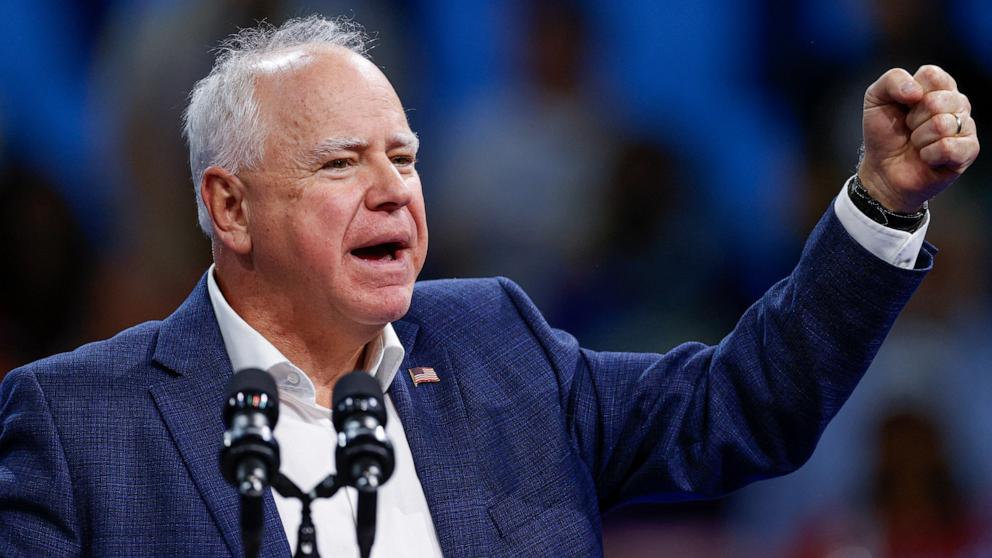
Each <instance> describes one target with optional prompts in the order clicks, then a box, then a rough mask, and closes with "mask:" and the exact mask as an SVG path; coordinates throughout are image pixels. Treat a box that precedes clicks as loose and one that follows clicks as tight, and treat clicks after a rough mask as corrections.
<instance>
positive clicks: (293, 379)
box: [286, 373, 300, 386]
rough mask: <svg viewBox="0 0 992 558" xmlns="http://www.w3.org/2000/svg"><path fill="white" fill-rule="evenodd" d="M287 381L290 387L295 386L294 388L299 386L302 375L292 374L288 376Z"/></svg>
mask: <svg viewBox="0 0 992 558" xmlns="http://www.w3.org/2000/svg"><path fill="white" fill-rule="evenodd" d="M286 381H287V382H289V384H290V385H294V386H295V385H298V384H299V383H300V375H299V374H295V373H290V374H289V375H288V376H286Z"/></svg>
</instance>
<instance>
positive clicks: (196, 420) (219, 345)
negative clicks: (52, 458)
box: [150, 275, 289, 556]
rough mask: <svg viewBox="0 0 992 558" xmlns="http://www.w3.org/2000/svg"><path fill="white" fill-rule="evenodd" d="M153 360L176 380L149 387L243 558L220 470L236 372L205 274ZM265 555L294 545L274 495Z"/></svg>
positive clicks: (269, 501) (234, 500)
mask: <svg viewBox="0 0 992 558" xmlns="http://www.w3.org/2000/svg"><path fill="white" fill-rule="evenodd" d="M153 361H154V362H155V363H157V364H159V365H161V366H163V367H165V368H166V369H168V370H169V371H171V372H172V373H173V377H171V378H169V379H167V380H165V381H163V382H160V383H159V384H156V385H154V386H152V387H151V388H150V391H151V395H152V398H153V399H154V401H155V405H156V406H157V407H158V410H159V413H160V414H161V416H162V420H163V422H164V423H165V425H166V428H167V429H168V430H169V433H170V434H171V435H172V438H173V440H174V441H175V444H176V447H177V448H178V449H179V453H180V455H181V456H182V460H183V463H184V464H185V465H186V467H187V469H189V473H190V476H191V477H192V479H193V484H194V485H195V486H196V488H197V490H198V491H199V492H200V495H201V496H202V497H203V500H204V502H205V503H206V505H207V508H208V509H209V510H210V513H211V515H212V516H213V518H214V521H215V522H216V523H217V526H218V528H219V529H220V532H221V533H222V534H223V536H224V541H225V542H226V544H227V547H228V550H230V552H231V555H232V556H242V555H243V552H242V550H241V530H240V524H239V521H240V519H239V509H240V502H239V499H238V494H237V492H236V491H235V490H234V488H233V487H232V486H231V485H229V484H228V483H227V481H225V480H224V478H223V476H222V475H221V472H220V465H219V461H218V456H219V454H220V449H221V441H222V439H223V435H224V424H223V421H222V419H221V408H222V407H221V406H222V405H223V400H224V388H225V386H226V384H227V381H228V379H229V378H230V377H231V375H232V374H233V372H232V370H231V362H230V360H229V359H228V356H227V351H226V349H225V348H224V341H223V338H222V337H221V334H220V329H219V328H218V326H217V320H216V318H215V317H214V313H213V306H212V305H211V304H210V297H209V294H208V292H207V285H206V275H204V278H203V279H201V280H200V283H199V284H198V285H197V286H196V288H195V289H194V290H193V293H192V294H191V295H190V297H189V298H188V299H186V301H185V302H184V303H183V305H182V306H180V307H179V309H178V310H176V312H175V313H174V314H172V315H171V316H169V317H168V318H167V319H166V320H165V321H163V322H162V325H161V328H160V330H159V338H158V342H157V345H156V348H155V354H154V356H153ZM264 509H265V525H266V527H265V534H264V539H263V541H262V551H261V555H262V556H287V555H288V554H289V544H288V542H287V541H286V535H285V532H284V531H283V529H282V521H281V520H280V518H279V514H278V512H277V511H276V507H275V501H274V500H273V498H272V494H271V491H266V494H265V506H264Z"/></svg>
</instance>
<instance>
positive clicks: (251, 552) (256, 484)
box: [220, 368, 279, 557]
mask: <svg viewBox="0 0 992 558" xmlns="http://www.w3.org/2000/svg"><path fill="white" fill-rule="evenodd" d="M278 420H279V391H278V389H277V388H276V382H275V380H273V379H272V376H270V375H269V373H268V372H265V371H264V370H259V369H257V368H246V369H244V370H241V371H240V372H238V373H237V374H235V375H234V377H232V378H231V380H230V381H229V382H228V384H227V397H226V399H225V402H224V426H225V428H227V431H226V432H224V447H223V448H222V449H221V452H220V469H221V472H222V473H223V475H224V478H225V479H226V480H227V482H229V483H231V484H232V485H234V487H235V488H237V489H238V493H239V494H240V495H241V538H242V542H243V544H244V547H245V555H246V556H250V557H254V556H257V555H258V551H259V548H260V547H261V544H262V529H263V526H264V525H263V522H264V517H263V514H262V495H263V494H264V493H265V489H266V488H267V487H268V486H269V483H270V482H272V481H273V480H274V479H275V477H276V475H277V474H278V472H279V444H278V443H276V439H275V437H273V434H272V430H273V429H274V428H275V426H276V421H278Z"/></svg>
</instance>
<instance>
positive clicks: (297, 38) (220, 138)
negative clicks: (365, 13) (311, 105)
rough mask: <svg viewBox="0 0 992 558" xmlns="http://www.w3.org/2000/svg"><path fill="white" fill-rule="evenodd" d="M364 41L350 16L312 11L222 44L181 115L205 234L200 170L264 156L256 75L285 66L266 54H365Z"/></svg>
mask: <svg viewBox="0 0 992 558" xmlns="http://www.w3.org/2000/svg"><path fill="white" fill-rule="evenodd" d="M367 43H368V39H367V36H366V35H365V32H364V30H363V29H362V27H361V25H359V24H357V23H355V22H354V21H351V20H348V19H345V18H336V19H325V18H323V17H321V16H316V15H312V16H309V17H305V18H298V19H291V20H289V21H287V22H286V23H284V24H282V25H281V26H279V27H274V26H272V25H269V24H268V23H264V22H263V23H260V24H259V25H258V26H257V27H250V28H247V29H241V30H239V31H238V32H237V33H235V34H233V35H231V36H230V37H228V38H227V39H225V40H224V41H223V42H222V43H221V44H220V46H219V47H218V49H217V51H216V52H217V59H216V60H215V61H214V67H213V68H212V69H211V70H210V74H209V75H207V77H205V78H203V79H201V80H200V81H198V82H197V83H196V85H195V86H193V91H192V92H190V95H189V106H188V107H186V112H185V113H184V114H183V134H184V135H185V136H186V139H187V141H188V142H189V167H190V171H191V172H192V175H193V192H194V194H195V196H196V210H197V217H198V220H199V222H200V228H201V229H203V232H204V233H206V235H207V236H210V237H212V236H213V226H212V223H211V220H210V214H209V213H208V212H207V208H206V206H205V205H204V203H203V199H201V197H200V181H201V180H202V179H203V172H204V171H205V170H206V169H207V168H208V167H211V166H218V167H222V168H224V169H226V170H228V171H229V172H231V173H237V172H239V171H241V170H243V169H250V168H252V167H253V166H254V165H257V164H258V163H259V161H260V160H261V158H262V155H263V152H262V150H263V148H264V145H265V137H266V132H267V130H266V129H265V125H264V122H263V119H262V118H261V115H260V112H259V108H258V102H257V100H256V99H255V94H254V92H255V79H256V78H257V76H258V75H259V74H261V73H268V72H270V71H272V70H273V69H280V68H282V67H284V64H280V63H279V62H278V61H267V60H266V57H268V56H270V55H272V54H274V53H278V52H281V51H286V50H290V49H295V48H299V47H304V46H311V45H314V46H319V45H322V46H340V47H344V48H347V49H348V50H351V51H352V52H355V53H358V54H360V55H362V56H364V57H366V58H367V57H368V54H367ZM290 62H291V61H290Z"/></svg>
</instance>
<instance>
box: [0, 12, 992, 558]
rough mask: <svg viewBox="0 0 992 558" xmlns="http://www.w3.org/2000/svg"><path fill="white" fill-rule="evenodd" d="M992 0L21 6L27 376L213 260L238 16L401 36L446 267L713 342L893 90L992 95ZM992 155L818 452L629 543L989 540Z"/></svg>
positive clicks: (666, 334) (5, 333) (4, 292)
mask: <svg viewBox="0 0 992 558" xmlns="http://www.w3.org/2000/svg"><path fill="white" fill-rule="evenodd" d="M986 1H987V0H947V1H945V2H937V1H936V0H933V1H926V0H901V1H895V0H871V1H860V0H840V1H837V0H802V1H798V2H781V1H775V0H764V1H763V0H699V1H697V2H658V1H651V0H631V1H625V2H611V1H608V0H570V1H566V0H546V1H533V2H527V1H522V0H515V1H506V2H503V1H494V0H489V1H486V0H457V1H456V0H410V1H405V2H404V1H399V0H392V1H390V0H363V1H339V0H326V1H316V0H90V1H88V2H83V1H69V0H62V1H60V0H8V2H5V9H4V11H3V14H2V17H0V35H2V36H3V37H4V40H3V41H2V42H0V83H2V84H3V85H2V86H0V256H2V260H0V261H3V263H4V265H3V272H2V273H0V375H2V373H3V372H4V371H6V370H9V369H11V368H13V367H16V366H18V365H20V364H23V363H25V362H28V361H31V360H34V359H37V358H40V357H43V356H45V355H48V354H52V353H54V352H59V351H63V350H68V349H71V348H73V347H75V346H77V345H79V344H81V343H84V342H87V341H91V340H95V339H100V338H104V337H107V336H110V335H113V334H114V333H115V332H116V331H118V330H120V329H122V328H124V327H127V326H130V325H133V324H136V323H138V322H141V321H145V320H149V319H160V318H163V317H164V316H166V315H168V314H169V313H170V311H171V310H172V309H174V308H175V307H176V306H177V304H178V303H179V302H180V301H181V300H182V299H183V298H184V297H185V296H186V295H187V294H188V292H189V291H190V289H192V287H193V285H194V284H195V282H196V281H197V280H198V278H199V277H200V276H201V274H202V273H203V272H204V270H205V269H206V267H207V266H208V265H209V262H210V251H209V244H208V242H207V241H206V239H205V238H204V237H203V236H202V234H201V233H200V232H199V231H198V230H197V227H196V218H195V209H194V202H193V185H192V183H191V181H190V177H189V165H188V160H187V157H188V156H187V151H186V147H185V144H184V142H183V139H182V137H181V132H180V130H181V114H182V111H183V109H184V107H185V103H186V96H187V95H188V93H189V90H190V89H191V87H192V85H193V83H194V82H195V81H196V80H197V79H199V78H200V77H203V76H205V75H206V73H207V72H208V71H209V68H210V65H211V62H212V55H211V52H210V51H211V49H212V48H213V47H215V46H216V44H217V42H218V41H219V40H220V39H221V38H223V37H224V36H225V35H227V34H229V33H230V32H232V31H233V30H235V29H236V28H238V27H243V26H249V25H253V24H254V23H255V22H256V21H259V20H269V21H272V22H280V21H282V20H284V19H285V18H287V17H292V16H299V15H305V14H309V13H313V12H321V13H324V14H326V15H334V14H345V15H348V16H351V17H354V18H355V19H356V20H358V21H359V22H361V23H362V24H364V25H365V26H366V28H367V29H368V31H369V32H370V33H371V34H372V36H373V37H374V38H375V40H374V45H375V47H374V49H373V50H372V57H373V59H374V60H375V62H376V63H377V64H379V65H380V66H381V67H382V68H383V69H384V71H385V72H386V74H387V75H388V76H389V77H390V79H391V80H392V81H393V83H394V85H395V87H396V89H397V90H398V92H399V94H400V97H401V98H402V99H403V100H404V103H405V105H406V107H407V108H408V117H409V119H410V123H411V126H412V127H413V129H414V130H416V131H417V132H418V133H419V135H420V139H421V145H422V147H421V153H420V156H419V161H418V169H419V171H420V174H421V177H422V180H423V185H424V193H425V197H426V199H427V206H428V220H429V225H430V230H431V250H430V254H429V256H428V263H427V267H426V268H425V270H424V273H423V275H422V276H421V277H422V278H424V279H429V278H435V277H452V276H455V277H466V276H483V275H497V274H498V275H505V276H508V277H510V278H512V279H514V280H515V281H517V282H518V283H520V284H521V285H522V286H523V287H524V288H525V290H526V291H527V292H528V293H529V294H530V295H531V296H532V297H533V298H534V300H535V302H536V303H537V304H538V306H539V307H540V308H541V309H542V310H543V311H544V313H545V315H546V316H547V317H548V320H549V321H550V322H551V323H552V324H553V325H555V326H557V327H561V328H562V329H565V330H568V331H569V332H571V333H573V334H574V335H576V336H577V337H578V339H579V340H580V341H581V342H582V343H583V345H584V346H587V347H590V348H594V349H605V348H608V349H612V350H639V351H664V350H666V349H668V348H670V347H672V346H673V345H675V344H677V343H679V342H681V341H685V340H690V339H692V340H701V341H705V342H710V343H714V342H717V341H718V340H719V339H720V337H721V336H722V335H724V334H725V333H726V332H727V331H729V330H730V328H732V327H733V325H734V322H735V320H736V318H737V317H738V316H739V315H740V314H741V313H742V312H743V310H744V309H745V308H746V307H747V306H748V305H749V304H750V303H751V302H753V301H754V300H755V299H756V298H757V297H758V296H760V295H761V293H762V292H763V291H764V290H765V289H766V288H767V287H769V286H770V285H771V284H772V283H773V282H775V281H776V280H778V279H780V278H781V277H782V276H784V275H785V274H787V273H788V272H789V270H790V269H791V266H792V265H793V264H794V262H795V261H796V259H797V257H798V254H799V251H800V250H801V247H802V243H803V241H804V238H805V235H806V234H807V232H808V231H809V230H810V229H811V228H812V226H813V224H814V223H815V222H816V220H817V219H819V217H820V216H821V215H822V213H823V211H824V210H825V209H826V208H827V206H828V204H829V203H830V202H831V200H832V198H833V197H834V196H835V195H836V194H837V192H838V191H839V190H840V188H841V185H842V184H843V182H844V181H845V179H846V178H847V177H848V176H850V174H852V172H853V170H854V168H855V165H856V163H857V151H858V146H859V144H860V134H861V132H860V116H861V102H862V95H863V92H864V89H865V87H867V85H868V84H869V83H871V81H873V80H874V79H875V78H876V77H877V76H878V75H880V74H881V73H882V72H883V71H884V70H885V69H887V68H889V67H893V66H902V67H905V68H907V69H909V70H910V71H911V72H912V71H915V69H916V68H917V67H918V66H919V65H921V64H924V63H936V64H939V65H941V66H942V67H944V68H945V69H947V70H948V71H950V72H951V74H952V75H954V76H955V77H956V78H957V82H958V84H959V86H960V88H961V90H962V91H964V92H965V93H966V94H968V95H969V97H970V98H971V99H972V102H973V104H974V105H975V110H976V112H975V114H974V117H975V119H976V121H977V122H978V128H979V132H980V134H981V133H983V132H984V131H987V130H989V129H992V128H988V124H986V123H985V119H984V117H985V114H986V111H987V110H989V109H990V108H992V107H986V106H985V104H986V101H989V100H992V96H990V95H988V93H989V92H990V91H992V90H990V87H989V85H990V79H992V9H989V7H988V6H987V5H986ZM990 175H992V157H988V156H984V157H979V160H978V162H977V163H976V165H975V166H974V167H973V168H972V169H971V170H970V171H969V172H968V173H967V174H966V176H965V177H964V178H963V179H962V180H961V181H960V182H959V184H958V185H956V186H954V187H953V188H952V189H951V190H950V191H948V192H946V193H945V194H944V195H942V196H941V197H940V198H938V199H937V200H936V201H935V202H933V203H932V204H931V208H932V215H933V217H932V223H931V226H930V229H929V232H928V235H927V238H928V240H930V241H931V242H933V243H934V244H936V245H937V246H938V247H939V248H940V250H941V252H940V254H939V256H938V258H937V260H938V261H937V268H936V269H935V270H934V271H933V272H932V274H931V275H930V277H928V279H927V280H926V281H925V283H924V285H923V287H922V289H921V290H920V292H919V293H918V294H917V295H916V297H915V298H914V300H913V302H912V303H911V305H910V307H909V308H908V309H907V310H906V311H905V313H904V315H903V316H902V317H901V318H900V320H899V321H898V323H897V324H896V327H895V329H894V331H893V332H892V334H891V336H890V338H889V340H888V341H887V342H886V344H885V345H884V346H883V348H882V351H881V353H880V354H879V357H878V359H877V361H876V362H875V364H874V365H873V366H872V369H871V370H870V371H869V374H868V375H867V377H866V378H865V380H864V382H863V384H862V385H861V386H859V388H858V390H857V391H856V392H855V394H854V396H853V397H852V399H851V401H850V402H849V404H848V405H847V406H846V407H845V408H844V409H843V410H842V412H841V413H840V415H839V416H838V417H837V419H836V420H835V422H834V423H833V424H832V425H831V426H830V427H829V428H828V430H827V432H826V433H825V435H824V437H823V439H822V441H821V444H820V446H819V447H818V449H817V451H816V453H815V454H814V456H813V458H812V459H811V460H810V462H809V463H808V464H807V465H806V466H804V467H803V468H802V469H801V470H800V471H799V472H797V473H795V474H793V475H789V476H787V477H784V478H781V479H776V480H772V481H767V482H763V483H758V484H756V485H753V486H752V487H749V488H747V489H745V490H743V491H741V492H739V493H737V494H735V495H733V496H731V497H730V498H726V499H721V500H716V501H704V502H683V503H668V504H657V503H651V502H644V503H638V504H635V505H631V506H628V507H626V508H623V509H620V510H615V511H612V512H610V513H609V514H608V515H607V516H606V519H605V528H606V532H605V545H606V550H607V555H608V556H615V557H640V556H658V555H673V556H675V555H677V556H686V557H693V556H782V557H796V558H813V557H824V558H826V557H828V556H829V557H851V558H855V557H858V558H860V557H903V556H906V557H914V558H915V557H919V558H930V557H971V556H990V555H992V528H990V527H992V506H990V504H992V436H990V435H988V431H986V430H985V429H986V428H989V427H992V378H990V373H992V343H990V342H992V320H990V317H992V313H990V311H992V308H990V280H992V274H990V268H989V262H990V256H992V246H990V243H989V241H990V239H992V237H990V235H989V234H988V233H987V229H986V226H987V224H988V221H989V219H988V215H989V214H990V210H992V193H990V192H992V190H990V189H989V187H988V184H989V179H990Z"/></svg>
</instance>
